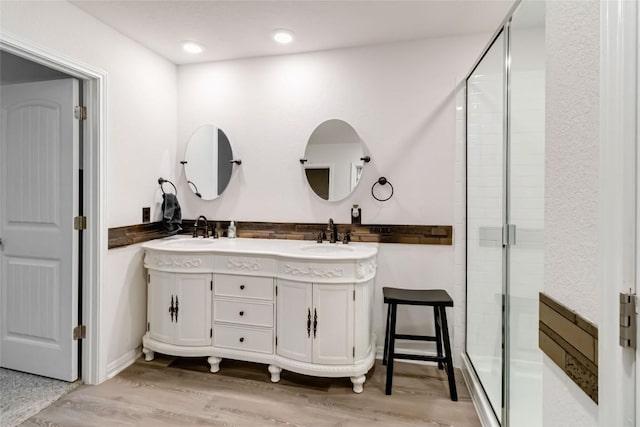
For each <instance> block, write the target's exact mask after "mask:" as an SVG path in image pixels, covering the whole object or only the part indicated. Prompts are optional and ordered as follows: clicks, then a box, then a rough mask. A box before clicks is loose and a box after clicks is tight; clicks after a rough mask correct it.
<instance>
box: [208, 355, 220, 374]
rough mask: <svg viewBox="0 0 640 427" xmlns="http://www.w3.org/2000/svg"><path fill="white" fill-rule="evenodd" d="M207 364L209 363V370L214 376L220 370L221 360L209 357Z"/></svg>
mask: <svg viewBox="0 0 640 427" xmlns="http://www.w3.org/2000/svg"><path fill="white" fill-rule="evenodd" d="M207 362H209V365H211V368H210V369H209V370H210V371H211V372H213V373H214V374H215V373H216V372H218V371H219V370H220V362H222V358H221V357H215V356H211V357H209V358H208V359H207Z"/></svg>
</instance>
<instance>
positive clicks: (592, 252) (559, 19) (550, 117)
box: [543, 0, 600, 427]
mask: <svg viewBox="0 0 640 427" xmlns="http://www.w3.org/2000/svg"><path fill="white" fill-rule="evenodd" d="M599 8H600V4H599V2H598V1H595V0H592V1H551V2H547V11H546V37H547V41H546V51H547V68H546V96H547V98H546V153H545V157H546V164H545V169H546V176H545V180H546V182H545V193H546V197H545V203H546V206H545V281H544V282H545V283H544V292H546V293H547V294H549V295H550V296H552V297H553V298H555V299H557V300H559V301H560V302H562V303H563V304H565V305H567V306H568V307H570V308H571V309H573V310H575V311H576V312H578V313H580V314H581V315H583V316H585V317H587V318H588V319H590V320H591V321H592V322H594V323H596V324H598V323H599V320H600V319H599V306H598V298H599V295H600V292H599V287H598V286H599V285H598V269H597V267H598V255H597V244H598V241H597V235H598V230H597V220H598V218H597V214H598V132H599V108H598V105H599V61H600V53H599V49H600V45H599V43H600V38H599V34H600V27H599V25H600V13H599ZM544 365H545V367H544V372H543V396H544V397H543V425H544V426H545V427H546V426H550V427H552V426H563V427H570V426H582V427H584V426H589V425H597V423H598V407H597V405H596V404H595V403H593V402H592V401H591V400H589V399H588V398H587V397H586V395H584V393H583V392H582V391H580V390H579V389H578V387H577V386H576V385H575V384H574V383H573V382H572V381H571V380H569V378H568V377H567V376H566V375H565V374H563V373H561V372H560V370H559V369H556V367H555V365H553V362H551V361H550V360H549V359H548V358H547V357H546V356H545V358H544ZM576 390H577V391H576Z"/></svg>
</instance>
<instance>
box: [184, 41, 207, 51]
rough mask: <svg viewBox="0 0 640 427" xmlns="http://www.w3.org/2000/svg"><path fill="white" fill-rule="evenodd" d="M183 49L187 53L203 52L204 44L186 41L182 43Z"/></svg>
mask: <svg viewBox="0 0 640 427" xmlns="http://www.w3.org/2000/svg"><path fill="white" fill-rule="evenodd" d="M182 49H183V50H184V51H185V52H187V53H193V54H196V53H200V52H202V46H200V45H199V44H198V43H195V42H184V43H182Z"/></svg>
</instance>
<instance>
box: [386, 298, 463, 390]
mask: <svg viewBox="0 0 640 427" xmlns="http://www.w3.org/2000/svg"><path fill="white" fill-rule="evenodd" d="M382 294H383V295H384V302H385V303H386V304H388V305H389V306H388V309H387V331H386V333H385V336H384V356H383V360H382V363H383V364H384V365H387V384H386V387H385V394H387V395H389V394H391V385H392V383H393V359H409V360H426V361H430V362H438V368H439V369H443V368H446V372H447V377H448V379H449V393H450V395H451V400H458V392H457V390H456V379H455V376H454V373H453V362H452V358H451V343H450V341H449V328H448V326H447V311H446V307H453V300H452V299H451V297H450V296H449V294H448V293H447V291H445V290H443V289H429V290H422V289H416V290H414V289H398V288H386V287H385V288H382ZM399 304H400V305H426V306H431V307H433V321H434V325H435V329H436V335H435V336H430V335H406V334H396V314H397V311H398V305H399ZM396 339H401V340H414V341H435V342H436V349H437V351H438V355H437V356H420V355H415V354H402V353H396V352H395V340H396ZM443 346H444V354H443Z"/></svg>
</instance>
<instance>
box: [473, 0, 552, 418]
mask: <svg viewBox="0 0 640 427" xmlns="http://www.w3.org/2000/svg"><path fill="white" fill-rule="evenodd" d="M544 6H545V5H544V2H540V1H535V0H524V1H522V2H521V3H519V4H518V5H517V7H515V8H514V10H513V12H512V14H511V16H510V17H508V18H507V19H506V20H505V23H504V25H503V26H502V27H501V28H500V29H499V31H498V32H497V33H496V35H495V37H494V38H493V41H492V43H491V44H490V45H489V47H488V48H487V49H486V51H485V52H484V54H483V56H482V57H481V58H480V60H479V61H478V62H477V64H476V65H475V66H474V67H473V69H472V71H471V72H470V74H469V75H468V77H467V79H466V92H465V93H466V168H467V170H466V252H467V253H466V298H467V299H466V346H465V348H466V357H467V358H468V360H469V362H470V365H471V367H472V369H473V371H474V373H475V377H476V378H477V380H478V381H479V383H480V384H481V389H482V390H483V392H484V394H485V397H486V400H487V401H488V402H489V405H490V407H491V409H492V412H493V416H494V417H495V421H496V422H497V423H499V424H500V425H503V426H518V427H528V426H541V425H542V419H541V407H542V403H541V402H542V353H541V352H540V350H539V349H538V293H539V292H540V291H541V290H542V287H543V279H544V239H543V237H544V149H545V137H544V131H545V127H544V123H545V110H544V99H545V98H544V97H545V56H544V51H545V50H544V48H545V36H544V34H545V31H544V24H545V13H544V9H545V7H544Z"/></svg>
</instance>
